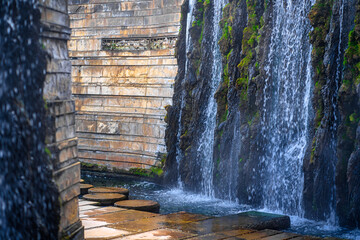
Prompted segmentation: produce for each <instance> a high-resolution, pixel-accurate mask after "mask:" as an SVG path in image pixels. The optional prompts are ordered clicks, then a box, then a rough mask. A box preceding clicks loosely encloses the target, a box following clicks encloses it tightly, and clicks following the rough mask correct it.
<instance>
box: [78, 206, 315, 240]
mask: <svg viewBox="0 0 360 240" xmlns="http://www.w3.org/2000/svg"><path fill="white" fill-rule="evenodd" d="M91 206H94V205H92V204H91V202H89V201H85V200H83V199H80V200H79V207H80V218H81V220H82V224H83V226H84V228H85V240H110V239H111V240H123V239H129V240H132V239H147V240H152V239H191V240H220V239H226V240H255V239H259V240H260V239H261V240H285V239H291V240H318V239H321V238H318V237H312V236H300V235H298V234H294V233H287V232H281V231H278V230H269V229H265V228H267V227H270V228H274V229H278V228H283V227H286V224H287V223H286V222H287V219H286V217H285V218H284V216H280V215H273V214H266V213H258V212H248V213H243V214H237V215H230V216H225V217H209V216H205V215H200V214H192V213H186V212H178V213H172V214H168V215H161V214H156V213H149V212H142V211H137V210H128V209H123V208H118V207H99V206H94V207H95V208H94V209H91ZM276 224H279V225H278V226H277V225H276ZM261 227H263V229H261ZM250 228H252V229H250ZM256 229H257V230H256Z"/></svg>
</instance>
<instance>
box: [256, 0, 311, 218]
mask: <svg viewBox="0 0 360 240" xmlns="http://www.w3.org/2000/svg"><path fill="white" fill-rule="evenodd" d="M314 2H315V1H314V0H311V1H303V0H285V1H284V0H276V1H274V3H273V12H272V18H273V19H272V21H273V23H272V34H271V44H270V50H269V54H268V59H267V62H266V65H265V71H266V73H267V77H266V80H265V87H264V92H263V95H264V103H263V113H264V114H263V117H262V119H261V121H262V122H261V126H262V134H263V138H264V141H263V145H264V156H263V157H262V159H261V163H262V164H263V166H265V168H264V169H263V170H262V171H263V172H262V176H263V178H264V179H263V195H264V196H263V199H264V200H263V201H264V206H265V207H266V208H269V209H271V210H276V211H281V212H285V213H287V214H294V215H298V216H302V215H303V210H302V191H303V185H304V176H303V171H302V165H303V158H304V156H305V151H306V149H307V147H308V145H309V136H308V131H309V120H310V112H311V107H310V104H311V103H310V99H311V81H312V79H311V73H312V68H311V50H312V48H311V45H310V43H309V37H308V34H309V32H310V30H311V26H310V23H309V19H308V13H309V11H310V8H311V6H312V5H313V4H314Z"/></svg>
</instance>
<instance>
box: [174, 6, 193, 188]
mask: <svg viewBox="0 0 360 240" xmlns="http://www.w3.org/2000/svg"><path fill="white" fill-rule="evenodd" d="M194 5H195V0H189V9H188V13H187V17H186V42H185V44H186V48H185V49H186V55H187V54H188V53H189V52H190V51H191V49H192V44H191V36H190V31H189V30H190V27H191V24H192V22H193V19H194V16H193V10H194ZM189 64H190V63H189V59H188V57H186V59H185V74H184V76H185V78H186V77H187V76H188V69H189ZM185 82H186V81H185V79H183V81H182V82H181V101H180V111H179V120H178V130H177V133H176V139H177V143H176V164H177V174H178V179H177V185H178V187H179V188H180V189H182V188H183V184H182V181H181V174H180V162H181V159H182V158H183V152H182V151H181V149H180V136H181V132H182V129H183V128H182V124H181V121H182V113H183V109H184V107H185V94H186V90H185Z"/></svg>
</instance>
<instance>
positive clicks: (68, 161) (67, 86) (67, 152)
mask: <svg viewBox="0 0 360 240" xmlns="http://www.w3.org/2000/svg"><path fill="white" fill-rule="evenodd" d="M39 2H40V6H39V8H40V11H41V21H42V27H43V32H42V45H43V47H44V49H45V51H46V52H47V54H48V57H47V69H46V79H45V85H44V99H45V100H46V110H47V122H46V128H47V131H46V144H47V148H48V149H49V150H50V152H48V154H49V155H51V160H52V163H53V168H54V169H53V179H54V181H55V183H56V185H57V188H58V190H59V193H60V199H59V201H60V207H61V210H60V214H61V215H60V229H59V230H60V232H59V239H83V238H84V232H83V227H82V224H81V222H80V220H79V212H78V209H79V208H78V195H79V194H80V163H79V161H78V158H77V138H76V134H75V102H74V101H73V100H71V62H70V60H69V55H68V48H67V42H68V40H69V39H70V33H71V30H70V28H69V23H70V21H69V16H68V12H67V0H41V1H39Z"/></svg>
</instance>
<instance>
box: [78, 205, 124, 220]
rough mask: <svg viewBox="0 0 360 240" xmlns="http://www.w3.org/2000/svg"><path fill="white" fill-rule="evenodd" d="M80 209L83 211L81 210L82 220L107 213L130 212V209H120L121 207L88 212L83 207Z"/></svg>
mask: <svg viewBox="0 0 360 240" xmlns="http://www.w3.org/2000/svg"><path fill="white" fill-rule="evenodd" d="M80 209H81V210H80V217H81V218H86V217H92V216H96V215H100V214H105V213H112V212H120V211H126V210H128V209H125V208H119V207H100V208H97V209H92V210H87V211H84V210H83V207H81V208H80Z"/></svg>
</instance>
